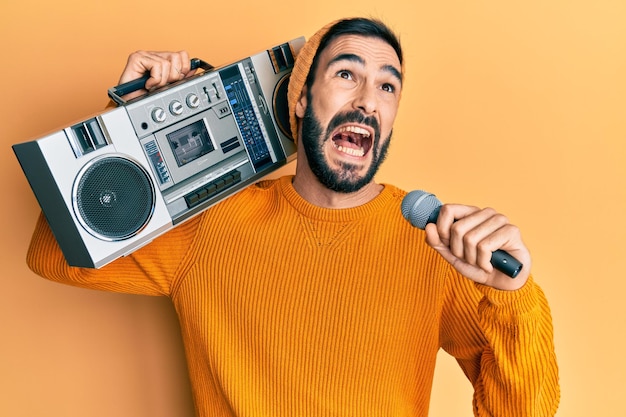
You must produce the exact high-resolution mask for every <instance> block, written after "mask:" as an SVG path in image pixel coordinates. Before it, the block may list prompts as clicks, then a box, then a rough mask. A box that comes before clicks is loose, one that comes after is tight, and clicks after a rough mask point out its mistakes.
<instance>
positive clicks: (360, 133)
mask: <svg viewBox="0 0 626 417" xmlns="http://www.w3.org/2000/svg"><path fill="white" fill-rule="evenodd" d="M332 139H333V143H334V144H335V148H337V150H339V151H340V152H343V153H345V154H348V155H350V156H357V157H363V156H365V155H366V154H367V152H368V151H369V150H370V148H371V147H372V133H371V132H370V131H369V130H368V129H365V128H363V127H361V126H355V125H347V126H341V127H340V128H339V129H337V130H336V131H335V132H334V133H333V136H332Z"/></svg>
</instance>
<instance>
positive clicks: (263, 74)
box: [13, 37, 304, 268]
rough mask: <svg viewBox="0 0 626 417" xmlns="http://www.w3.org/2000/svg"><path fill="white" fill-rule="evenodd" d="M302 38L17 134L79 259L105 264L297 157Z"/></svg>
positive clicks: (22, 155) (48, 212) (22, 156)
mask: <svg viewBox="0 0 626 417" xmlns="http://www.w3.org/2000/svg"><path fill="white" fill-rule="evenodd" d="M303 45H304V38H303V37H300V38H296V39H294V40H291V41H289V42H286V43H284V44H281V45H279V46H276V47H273V48H270V49H268V50H265V51H263V52H261V53H258V54H256V55H252V56H250V57H247V58H245V59H242V60H240V61H238V62H235V63H233V64H230V65H227V66H223V67H220V68H213V67H211V66H210V65H209V64H207V63H205V62H204V61H201V60H198V59H193V60H192V67H195V68H198V70H197V73H196V74H195V75H194V76H193V77H190V78H188V79H186V80H183V81H180V82H177V83H173V84H170V85H168V86H166V87H164V88H163V89H160V90H158V91H155V92H152V93H149V94H146V95H144V96H141V97H139V98H136V99H134V100H130V101H124V100H123V99H122V98H121V96H123V95H125V94H127V93H129V92H131V91H133V90H137V89H139V88H142V87H143V85H144V84H145V81H146V77H144V78H142V79H139V80H135V81H131V82H130V83H126V84H122V85H119V86H117V87H113V88H111V89H109V92H108V93H109V96H110V97H111V98H112V99H113V100H115V101H116V102H117V103H118V104H119V106H118V107H116V108H114V109H111V110H108V111H105V112H103V113H102V114H99V115H97V116H95V117H92V118H89V119H87V120H84V121H82V122H80V123H76V124H74V125H72V126H69V127H67V128H65V129H62V130H60V131H57V132H55V133H52V134H50V135H47V136H45V137H42V138H40V139H37V140H34V141H30V142H25V143H20V144H16V145H13V150H14V152H15V154H16V156H17V158H18V160H19V162H20V164H21V166H22V169H23V171H24V173H25V175H26V177H27V179H28V181H29V183H30V186H31V188H32V190H33V192H34V194H35V196H36V198H37V200H38V202H39V204H40V206H41V208H42V211H43V213H44V214H45V216H46V218H47V220H48V223H49V224H50V227H51V229H52V231H53V233H54V235H55V237H56V239H57V241H58V243H59V246H60V247H61V250H62V251H63V254H64V256H65V258H66V260H67V262H68V263H69V264H70V265H73V266H82V267H90V268H100V267H102V266H104V265H106V264H107V263H109V262H111V261H113V260H115V259H117V258H119V257H121V256H125V255H127V254H129V253H132V252H133V251H135V250H137V249H138V248H139V247H141V246H143V245H145V244H147V243H149V242H150V241H152V240H153V239H154V238H155V237H157V236H159V235H161V234H163V233H165V232H166V231H168V230H170V229H171V228H173V227H175V226H176V225H177V224H180V223H181V222H183V221H184V220H187V219H189V218H190V217H192V216H193V215H195V214H198V213H200V212H201V211H203V210H205V209H206V208H208V207H210V206H212V205H214V204H216V203H217V202H219V201H221V200H222V199H224V198H226V197H228V196H230V195H232V194H233V193H235V192H237V191H239V190H241V189H242V188H244V187H246V186H248V185H250V184H252V183H254V182H256V181H258V180H259V179H261V178H262V177H263V176H265V175H267V174H269V173H270V172H272V171H274V170H276V169H277V168H279V167H281V166H283V165H285V164H286V163H287V162H289V161H291V160H293V159H294V158H295V149H296V148H295V143H294V141H293V138H292V137H291V133H290V127H289V116H288V110H287V85H288V79H289V75H290V74H291V70H292V68H293V63H294V59H295V56H296V55H297V54H298V52H299V51H300V49H301V47H302V46H303Z"/></svg>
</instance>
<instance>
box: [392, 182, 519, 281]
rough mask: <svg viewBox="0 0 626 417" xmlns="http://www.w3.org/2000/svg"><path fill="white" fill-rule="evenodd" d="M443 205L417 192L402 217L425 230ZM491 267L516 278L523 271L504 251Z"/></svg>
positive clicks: (408, 198) (406, 203) (407, 201)
mask: <svg viewBox="0 0 626 417" xmlns="http://www.w3.org/2000/svg"><path fill="white" fill-rule="evenodd" d="M441 206H442V203H441V201H439V199H438V198H437V197H435V195H434V194H431V193H428V192H426V191H421V190H415V191H411V192H410V193H408V194H407V195H406V196H405V197H404V199H403V200H402V207H401V209H402V215H403V216H404V218H405V219H407V220H408V221H409V223H411V224H412V225H413V226H415V227H418V228H420V229H422V230H423V229H425V228H426V225H427V224H428V223H436V222H437V218H438V217H439V211H440V210H441ZM491 265H493V267H494V268H495V269H497V270H498V271H500V272H502V273H504V274H506V275H508V276H510V277H511V278H515V277H516V276H517V275H518V274H519V272H520V271H521V270H522V267H523V265H522V263H521V262H520V261H518V260H517V259H515V258H514V257H513V256H511V255H510V254H509V253H507V252H506V251H504V250H502V249H498V250H496V251H494V252H493V253H492V255H491Z"/></svg>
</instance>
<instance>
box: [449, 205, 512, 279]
mask: <svg viewBox="0 0 626 417" xmlns="http://www.w3.org/2000/svg"><path fill="white" fill-rule="evenodd" d="M508 222H509V221H508V219H507V218H506V217H505V216H504V215H502V214H499V213H497V212H496V211H495V210H493V209H491V208H485V209H482V210H478V211H475V212H473V213H471V214H470V215H468V216H466V217H464V218H462V219H459V220H458V221H457V222H456V223H454V225H452V233H451V239H450V250H451V251H452V253H454V254H455V255H456V256H458V257H460V258H463V259H464V260H465V261H466V262H467V263H469V264H471V265H477V263H478V248H479V245H482V246H483V247H485V246H486V242H485V239H486V238H487V237H488V236H490V235H491V234H492V233H494V232H496V231H497V230H498V229H500V228H501V227H502V226H504V225H506V224H508ZM487 246H488V245H487ZM487 249H488V247H487ZM495 249H497V248H495ZM495 249H494V250H495ZM486 270H487V271H490V270H491V265H487V268H486Z"/></svg>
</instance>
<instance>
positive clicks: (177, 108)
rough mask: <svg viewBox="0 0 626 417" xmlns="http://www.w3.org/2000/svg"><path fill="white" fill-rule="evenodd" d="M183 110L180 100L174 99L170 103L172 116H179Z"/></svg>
mask: <svg viewBox="0 0 626 417" xmlns="http://www.w3.org/2000/svg"><path fill="white" fill-rule="evenodd" d="M183 110H184V108H183V105H182V104H181V103H180V101H178V100H174V101H172V102H171V103H170V112H171V113H172V114H173V115H174V116H180V115H181V114H183Z"/></svg>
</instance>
